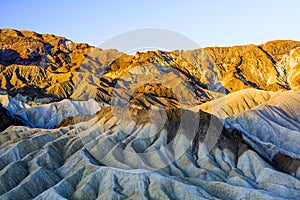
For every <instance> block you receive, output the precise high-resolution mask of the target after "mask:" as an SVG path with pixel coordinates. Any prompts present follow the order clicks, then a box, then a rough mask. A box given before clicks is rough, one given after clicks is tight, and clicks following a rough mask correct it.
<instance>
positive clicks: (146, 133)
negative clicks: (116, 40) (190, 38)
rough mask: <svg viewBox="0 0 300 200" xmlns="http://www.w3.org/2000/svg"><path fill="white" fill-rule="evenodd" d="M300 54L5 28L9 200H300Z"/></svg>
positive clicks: (5, 185) (2, 191)
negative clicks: (90, 41)
mask: <svg viewBox="0 0 300 200" xmlns="http://www.w3.org/2000/svg"><path fill="white" fill-rule="evenodd" d="M299 49H300V43H299V42H296V41H286V40H282V41H271V42H267V43H266V44H262V45H245V46H234V47H221V48H219V47H208V48H204V49H196V50H190V51H180V50H178V51H173V52H163V51H148V52H142V53H141V52H137V53H136V54H135V55H126V54H124V53H121V52H118V51H116V50H101V49H98V48H96V47H92V46H89V45H87V44H76V43H73V42H71V41H70V40H68V39H66V38H64V37H58V36H54V35H49V34H37V33H34V32H30V31H16V30H10V29H1V30H0V94H1V95H0V105H1V107H0V120H1V125H0V199H299V196H300V155H299V147H300V140H299V138H300V137H299V134H300V126H299V124H300V121H299V118H300V116H299V113H300V112H299V110H300V107H299V106H300V101H299V99H300V96H299V77H300V76H299V70H298V68H299V66H300V65H299V64H298V63H299V58H298V57H299V56H298V55H299Z"/></svg>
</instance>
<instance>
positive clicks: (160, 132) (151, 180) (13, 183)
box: [0, 107, 300, 199]
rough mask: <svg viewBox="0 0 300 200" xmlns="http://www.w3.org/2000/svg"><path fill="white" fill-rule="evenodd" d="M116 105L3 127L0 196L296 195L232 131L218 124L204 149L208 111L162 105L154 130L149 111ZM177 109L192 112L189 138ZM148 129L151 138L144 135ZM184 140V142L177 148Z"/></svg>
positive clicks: (293, 186) (293, 184)
mask: <svg viewBox="0 0 300 200" xmlns="http://www.w3.org/2000/svg"><path fill="white" fill-rule="evenodd" d="M119 109H120V108H110V107H108V108H104V109H102V110H101V111H100V112H99V113H98V114H97V116H95V117H94V118H93V119H91V120H90V121H88V122H84V123H80V124H76V125H71V126H68V127H65V128H61V129H54V130H47V131H46V130H43V129H30V128H25V127H22V128H20V127H11V128H10V129H7V131H5V132H3V133H2V134H1V135H0V138H1V140H0V141H1V149H0V152H1V154H0V155H1V156H0V160H1V162H0V163H1V165H0V170H1V173H0V185H1V187H0V188H1V191H0V194H1V196H0V199H10V198H13V199H24V198H25V199H33V198H34V199H97V198H98V199H118V198H120V199H183V198H184V199H185V198H186V199H239V198H242V199H286V198H290V199H297V197H299V195H300V193H299V191H300V181H299V180H298V179H297V178H295V177H293V176H291V175H288V174H284V173H282V172H279V171H277V170H276V169H275V168H274V167H272V166H271V165H270V164H269V163H268V162H266V161H265V160H264V159H263V158H261V157H260V155H259V154H257V153H256V152H255V151H254V150H251V148H249V147H248V145H247V144H246V143H244V142H243V139H242V137H241V134H240V133H239V132H238V131H235V130H231V131H230V130H227V129H223V130H222V129H219V130H221V132H220V137H219V139H218V140H217V143H216V145H215V146H214V147H213V148H211V149H209V152H207V151H205V149H206V148H203V147H207V145H209V143H210V142H209V141H208V140H205V133H207V131H206V130H207V129H209V127H210V126H209V124H210V123H211V122H212V120H213V123H214V125H215V126H214V127H222V122H221V121H219V120H217V119H216V118H214V117H213V116H211V115H209V114H206V113H198V114H196V113H192V112H190V111H184V110H173V111H172V110H169V111H164V112H166V115H167V118H168V120H167V122H166V123H165V124H163V125H162V126H161V128H158V129H155V126H157V124H153V122H151V121H149V120H148V119H147V118H148V117H149V112H150V111H149V110H148V111H147V110H144V111H141V110H136V109H130V110H128V109H121V110H119ZM124 112H129V113H131V116H132V119H133V120H134V119H135V120H137V121H136V124H135V125H132V124H130V123H128V124H126V123H125V124H124V123H122V126H121V124H120V121H119V119H118V118H114V116H116V115H117V114H118V113H124ZM184 112H188V114H187V113H185V114H184ZM182 114H184V115H185V116H198V117H199V119H200V120H199V126H198V127H199V129H197V130H196V137H195V138H194V139H193V140H192V141H190V140H188V139H184V138H190V136H189V134H190V131H188V130H186V129H187V128H188V129H190V127H177V126H176V124H177V123H178V116H180V115H182ZM214 119H215V120H214ZM220 123H221V124H220ZM174 125H175V126H174ZM174 127H177V130H179V131H178V132H177V131H176V129H174ZM148 129H152V130H156V131H154V132H148V131H146V130H148ZM182 129H184V130H185V131H182V132H181V131H180V130H182ZM122 130H123V131H122ZM124 130H128V131H127V132H125V131H124ZM137 130H139V131H137ZM143 130H144V131H143ZM214 131H218V129H216V128H215V129H214ZM150 133H151V134H153V137H145V134H150ZM214 133H216V132H214ZM8 135H9V136H10V137H9V138H8V137H7V136H8ZM167 141H168V142H167ZM172 141H173V143H172ZM176 141H178V142H179V143H180V144H176ZM165 142H167V143H165ZM191 143H192V145H191V146H189V145H187V144H191ZM168 144H173V145H170V146H168ZM177 145H179V146H177ZM185 145H187V146H189V147H188V148H187V149H186V151H181V148H182V147H183V146H185ZM164 147H167V149H164ZM179 147H181V148H179ZM143 153H147V154H143ZM145 156H147V157H148V156H149V157H148V158H152V159H147V160H145V159H143V158H145ZM174 157H177V159H176V160H174V161H172V160H173V159H172V158H174ZM168 159H171V160H169V161H168ZM168 163H169V164H168ZM153 169H156V170H153Z"/></svg>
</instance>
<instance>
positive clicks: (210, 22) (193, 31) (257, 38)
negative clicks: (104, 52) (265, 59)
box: [0, 0, 300, 47]
mask: <svg viewBox="0 0 300 200" xmlns="http://www.w3.org/2000/svg"><path fill="white" fill-rule="evenodd" d="M299 10H300V1H298V0H282V1H279V0H277V1H276V0H273V1H271V0H251V1H242V0H240V1H234V0H205V1H204V0H198V1H196V0H195V1H191V0H186V1H175V0H174V1H170V0H149V1H143V0H139V1H137V0H127V1H125V0H123V1H121V0H119V1H116V0H109V1H77V0H70V1H68V0H66V1H63V0H60V1H58V0H52V1H36V0H32V1H30V0H28V1H24V0H20V1H14V0H9V1H2V2H1V14H0V27H2V28H13V29H26V30H33V31H36V32H38V33H53V34H56V35H61V36H65V37H67V38H69V39H71V40H73V41H76V42H86V43H89V44H92V45H95V46H98V45H99V44H101V43H102V42H104V41H105V40H107V39H109V38H111V37H112V36H115V35H117V34H120V33H122V32H125V31H130V30H134V29H138V28H146V27H147V28H151V27H153V28H163V29H169V30H172V31H176V32H179V33H181V34H183V35H185V36H187V37H189V38H191V39H192V40H194V41H196V42H197V43H198V44H199V45H200V46H202V47H204V46H228V45H230V46H231V45H241V44H248V43H254V44H260V43H264V42H266V41H268V40H273V39H293V40H300V25H299V23H300V14H299Z"/></svg>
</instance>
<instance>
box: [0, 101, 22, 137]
mask: <svg viewBox="0 0 300 200" xmlns="http://www.w3.org/2000/svg"><path fill="white" fill-rule="evenodd" d="M0 121H1V123H0V132H2V131H4V130H5V129H6V128H7V127H9V126H12V125H14V126H22V125H23V123H22V122H21V121H19V120H17V119H14V118H13V117H12V116H11V115H10V114H9V113H8V111H7V110H6V109H4V108H3V107H2V105H1V104H0Z"/></svg>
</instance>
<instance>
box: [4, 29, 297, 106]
mask: <svg viewBox="0 0 300 200" xmlns="http://www.w3.org/2000/svg"><path fill="white" fill-rule="evenodd" d="M299 47H300V42H297V41H291V40H277V41H270V42H267V43H265V44H262V45H258V46H256V45H245V46H233V47H207V48H203V49H196V50H188V51H181V50H176V51H173V52H162V51H149V52H145V53H140V52H138V53H136V54H135V55H126V54H124V53H122V52H118V51H117V50H102V49H99V48H96V47H93V46H90V45H88V44H80V43H73V42H72V41H70V40H68V39H66V38H64V37H60V36H54V35H49V34H37V33H35V32H31V31H16V30H11V29H1V30H0V49H1V50H0V88H1V89H3V90H6V91H7V92H8V93H9V94H10V95H11V96H15V95H17V94H21V95H23V96H25V99H26V101H37V100H38V99H43V98H48V99H49V100H50V101H58V100H61V99H64V98H70V99H74V100H88V99H96V100H100V101H104V102H106V103H109V102H110V101H111V98H112V91H113V90H114V85H115V84H116V83H117V84H118V82H120V81H123V79H124V76H125V75H126V74H128V73H131V74H132V73H133V71H134V73H143V74H147V73H149V74H151V73H153V70H156V72H155V73H157V74H158V75H159V76H162V75H163V74H162V73H165V72H162V71H163V70H161V68H167V69H170V70H173V71H174V72H175V73H178V74H179V77H180V78H181V79H183V80H185V81H187V82H188V83H189V84H191V85H192V87H193V88H192V90H193V91H192V92H194V93H195V94H196V96H197V98H198V102H199V103H202V102H206V101H209V100H212V99H214V98H216V97H219V96H222V94H228V93H231V92H234V91H238V90H241V89H245V88H256V89H261V90H266V91H281V90H290V89H292V90H295V91H299V82H300V74H299V72H298V71H299V70H298V68H299V66H300V65H299V64H298V63H299V62H298V61H299V60H298V57H299V52H300V49H299ZM145 66H146V67H145ZM148 66H152V67H153V68H155V69H153V70H152V71H148V72H147V70H149V67H148ZM146 69H147V70H146ZM166 73H167V74H168V72H166ZM32 74H34V76H32ZM165 77H167V76H165ZM129 79H130V80H129V81H130V83H129V85H130V84H132V83H133V80H132V78H129ZM151 87H152V88H153V90H157V91H160V92H158V93H149V92H147V91H146V88H144V89H142V88H140V92H142V93H144V94H148V96H151V98H152V99H156V100H157V101H160V100H159V99H160V98H161V97H162V96H164V94H165V92H164V89H163V88H160V86H159V85H152V86H151ZM141 90H143V91H141ZM29 91H30V92H29ZM168 98H172V96H169V97H168ZM139 99H143V100H141V101H143V103H145V105H147V104H149V100H147V97H139ZM139 101H140V100H139ZM147 102H148V103H147ZM132 103H133V104H136V102H135V103H134V102H132ZM138 104H139V105H138V106H144V105H141V104H140V103H138ZM150 104H151V103H150ZM168 104H170V102H169V103H162V106H168ZM175 104H176V103H175Z"/></svg>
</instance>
